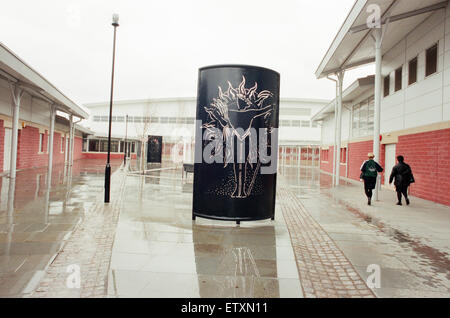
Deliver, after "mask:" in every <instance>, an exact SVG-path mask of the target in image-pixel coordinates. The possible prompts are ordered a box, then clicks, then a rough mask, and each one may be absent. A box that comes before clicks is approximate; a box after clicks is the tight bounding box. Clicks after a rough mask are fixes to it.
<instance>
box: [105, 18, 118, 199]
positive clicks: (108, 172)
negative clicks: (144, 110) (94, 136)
mask: <svg viewBox="0 0 450 318" xmlns="http://www.w3.org/2000/svg"><path fill="white" fill-rule="evenodd" d="M112 20H113V22H112V26H113V27H114V41H113V58H112V75H111V98H110V102H109V132H108V158H107V162H106V168H105V203H108V202H109V197H110V194H111V164H110V159H111V119H112V105H113V88H114V59H115V57H116V29H117V27H118V26H119V15H118V14H113V18H112Z"/></svg>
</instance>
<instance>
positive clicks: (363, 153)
mask: <svg viewBox="0 0 450 318" xmlns="http://www.w3.org/2000/svg"><path fill="white" fill-rule="evenodd" d="M347 151H348V177H349V178H350V179H354V180H359V176H360V175H361V170H360V168H361V165H362V163H363V162H364V161H365V160H367V154H368V153H369V152H372V151H373V141H372V140H369V141H360V142H354V143H349V144H348V148H347Z"/></svg>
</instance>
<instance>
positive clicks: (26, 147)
mask: <svg viewBox="0 0 450 318" xmlns="http://www.w3.org/2000/svg"><path fill="white" fill-rule="evenodd" d="M4 134H5V130H4V125H3V120H0V171H3V159H4V158H3V157H4V149H3V147H4ZM48 140H49V134H48V131H47V130H46V131H45V134H44V144H43V149H44V152H43V153H39V151H40V149H39V129H38V128H36V127H31V126H27V127H25V128H22V129H20V130H19V135H18V141H17V143H18V144H17V169H28V168H37V167H45V166H47V165H48V153H47V143H48ZM61 142H64V143H65V140H64V141H62V140H61V134H60V133H55V134H54V139H53V164H61V163H64V157H65V151H66V149H64V152H62V153H61ZM82 143H83V140H82V138H81V137H76V138H75V142H74V149H75V152H74V160H77V159H81V158H83V154H82ZM64 146H65V144H64Z"/></svg>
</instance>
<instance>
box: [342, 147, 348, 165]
mask: <svg viewBox="0 0 450 318" xmlns="http://www.w3.org/2000/svg"><path fill="white" fill-rule="evenodd" d="M341 163H344V164H346V163H347V148H341Z"/></svg>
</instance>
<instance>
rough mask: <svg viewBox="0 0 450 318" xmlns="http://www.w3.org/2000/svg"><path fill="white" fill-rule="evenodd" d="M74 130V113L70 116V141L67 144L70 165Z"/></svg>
mask: <svg viewBox="0 0 450 318" xmlns="http://www.w3.org/2000/svg"><path fill="white" fill-rule="evenodd" d="M72 130H73V115H70V116H69V143H68V144H67V146H68V149H67V151H68V156H67V159H68V160H67V161H68V162H67V165H68V166H69V167H70V166H71V165H72V151H73V148H72V141H73V136H72Z"/></svg>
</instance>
